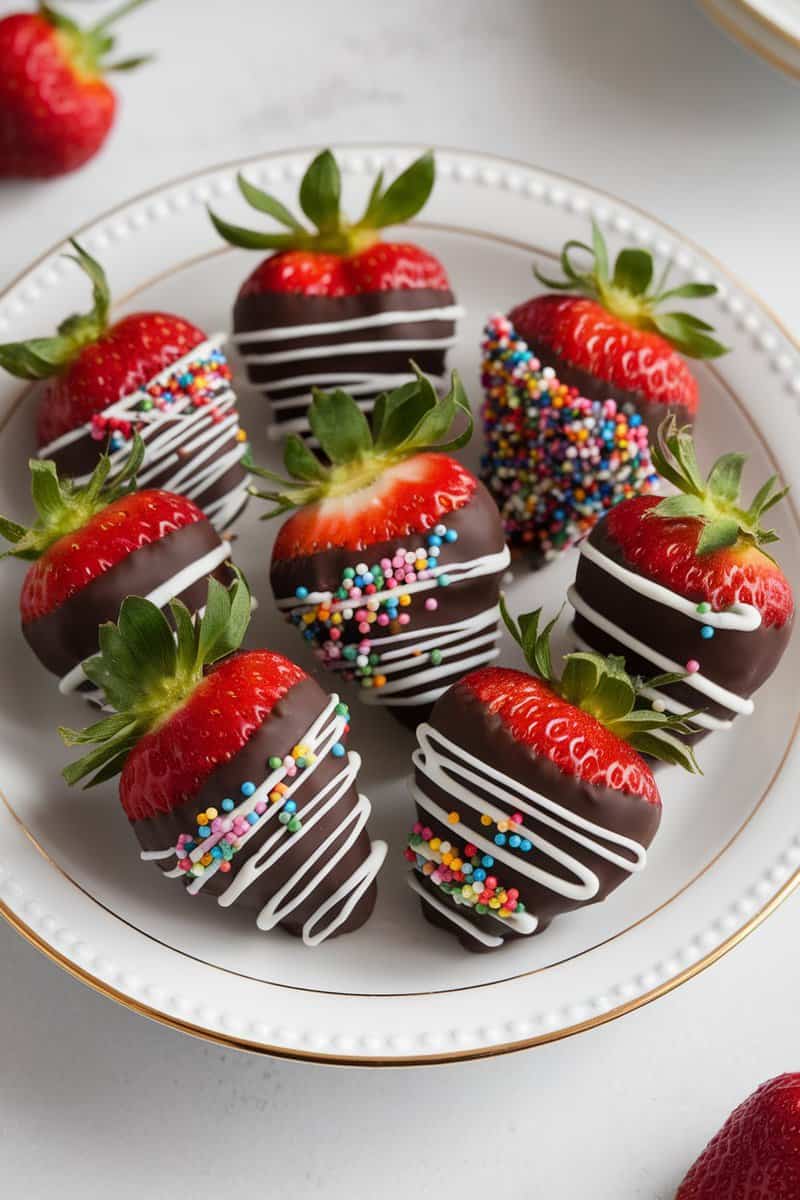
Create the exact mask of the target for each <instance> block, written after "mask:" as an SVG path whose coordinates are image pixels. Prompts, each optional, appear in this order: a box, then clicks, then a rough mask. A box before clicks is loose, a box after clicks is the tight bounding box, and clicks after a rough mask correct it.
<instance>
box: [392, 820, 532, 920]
mask: <svg viewBox="0 0 800 1200" xmlns="http://www.w3.org/2000/svg"><path fill="white" fill-rule="evenodd" d="M485 815H488V814H485ZM518 815H519V814H515V816H518ZM453 816H455V817H456V818H458V814H457V813H450V814H449V817H448V819H450V818H452V817H453ZM521 820H522V818H521V817H520V820H519V821H516V820H514V819H511V818H509V820H508V821H503V822H498V825H497V828H498V829H499V828H500V824H503V825H505V826H506V828H507V829H514V828H518V827H519V825H520V824H521ZM451 823H455V822H451ZM485 823H486V822H485V821H484V818H483V817H481V824H485ZM489 823H490V824H493V823H494V822H493V820H492V818H491V817H489ZM499 836H501V837H503V839H504V841H503V845H505V834H504V833H501V834H500V835H499ZM513 838H516V844H515V845H514V846H513V847H512V848H514V849H516V848H517V847H518V848H519V849H520V850H522V842H523V840H524V842H525V843H526V845H527V850H528V851H530V849H531V843H530V842H529V841H527V839H522V838H520V837H519V835H518V834H512V835H511V837H510V838H509V839H508V844H509V845H511V843H512V839H513ZM496 840H497V838H495V841H496ZM405 857H406V859H407V861H408V862H410V863H411V864H412V865H413V866H414V868H415V870H417V871H419V873H420V874H421V875H423V876H425V878H427V879H429V880H430V882H431V883H432V884H434V885H435V886H436V887H438V888H440V889H441V890H442V891H443V892H445V893H446V894H447V895H448V896H450V897H451V899H452V900H453V901H454V903H456V904H459V905H463V906H465V907H467V908H471V909H473V910H474V911H475V912H476V913H478V914H479V915H480V916H483V915H484V914H486V913H490V914H491V915H493V916H495V917H501V918H502V919H503V920H507V919H508V918H509V917H511V916H513V915H514V914H515V913H523V912H524V911H525V905H524V904H523V903H522V901H521V900H520V898H519V891H518V890H517V888H513V887H508V888H507V887H503V885H502V884H501V883H499V882H498V880H497V878H496V876H494V875H493V874H492V873H491V872H492V867H493V866H494V858H493V857H492V855H491V854H482V853H481V852H480V850H479V849H478V847H477V846H475V845H473V844H472V843H471V842H467V843H465V844H464V845H463V846H461V847H460V848H459V847H457V846H456V845H455V844H454V843H452V842H450V841H448V840H446V839H443V838H441V837H437V836H436V835H435V834H434V832H433V830H432V829H431V828H430V827H429V826H427V825H423V823H422V822H421V821H417V822H416V824H415V825H414V828H413V830H412V832H411V836H410V837H409V839H408V845H407V846H406V849H405Z"/></svg>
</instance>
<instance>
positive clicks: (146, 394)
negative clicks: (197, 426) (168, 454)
mask: <svg viewBox="0 0 800 1200" xmlns="http://www.w3.org/2000/svg"><path fill="white" fill-rule="evenodd" d="M231 377H232V373H231V369H230V367H229V366H228V363H227V360H226V358H225V355H224V354H223V352H222V350H220V349H219V348H217V347H213V346H212V347H208V348H206V349H205V350H204V352H203V353H202V355H198V357H197V358H194V359H190V360H189V361H185V362H182V363H181V364H180V365H179V366H177V367H175V369H174V370H173V371H172V372H170V373H168V374H167V375H162V376H160V377H159V378H158V380H154V381H152V382H151V383H149V384H147V385H146V386H145V387H144V388H143V389H142V392H141V398H140V399H139V400H138V402H137V403H136V404H134V405H133V406H132V407H131V408H129V409H126V411H125V415H124V416H114V415H113V413H112V414H110V415H109V414H106V413H103V412H99V413H95V414H94V416H93V417H92V419H91V429H90V433H91V436H92V437H93V438H94V440H95V441H98V442H102V441H105V439H106V438H110V448H111V450H120V449H122V447H123V446H124V445H125V443H126V442H128V441H130V439H131V438H132V437H133V434H134V432H136V431H139V432H141V431H142V430H143V429H144V428H145V427H146V425H147V424H148V423H149V422H150V421H152V420H154V419H155V418H157V417H159V418H160V417H162V416H166V415H169V410H170V409H171V408H173V407H174V406H175V405H176V404H177V403H178V402H179V401H180V402H181V403H180V409H179V410H178V412H176V417H177V416H178V415H179V414H180V413H186V414H187V415H188V414H191V413H192V412H194V411H195V410H196V409H199V408H206V409H207V410H208V416H209V418H210V419H211V421H212V422H214V423H218V422H220V421H222V420H223V419H224V417H225V415H226V414H225V412H224V411H220V410H218V409H216V408H215V407H214V401H215V400H216V399H218V398H219V397H221V396H222V395H224V394H225V393H226V392H228V391H229V390H230V386H231ZM187 401H188V404H187ZM237 437H238V439H239V441H244V440H246V437H247V435H246V434H245V433H244V432H243V431H242V430H239V433H238V434H237Z"/></svg>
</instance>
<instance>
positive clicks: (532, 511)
mask: <svg viewBox="0 0 800 1200" xmlns="http://www.w3.org/2000/svg"><path fill="white" fill-rule="evenodd" d="M482 352H483V367H482V372H483V373H482V383H483V387H484V390H485V401H484V405H483V425H484V432H485V435H486V453H485V454H484V456H483V459H482V478H483V480H484V482H485V483H486V485H487V487H488V488H489V490H490V491H491V492H492V495H493V496H494V498H495V500H496V502H497V506H498V508H499V509H500V514H501V516H502V518H503V521H504V523H505V527H506V534H507V536H508V539H509V541H510V543H511V544H512V545H514V546H518V547H523V548H526V549H528V550H530V551H531V552H532V553H533V555H534V556H535V557H536V558H540V559H544V560H548V559H551V558H554V557H556V555H557V554H558V553H559V552H560V551H562V550H565V549H566V548H567V547H568V546H570V545H572V544H573V543H574V542H575V541H576V540H577V539H578V538H580V537H582V536H583V535H584V534H586V533H588V531H589V530H590V529H591V528H592V526H593V525H594V524H595V522H596V521H597V520H598V518H599V517H601V516H603V514H604V513H605V512H606V511H607V510H608V509H609V508H611V507H613V505H614V504H616V503H618V502H619V501H620V500H625V499H627V498H628V497H629V496H634V495H636V494H637V493H639V492H647V491H650V490H652V489H653V488H654V487H655V486H656V484H657V482H658V477H657V475H656V473H655V472H654V470H653V466H652V462H651V459H650V449H649V444H648V434H647V427H646V425H645V424H644V423H643V421H642V419H641V417H640V416H639V414H638V413H636V412H635V411H634V410H633V407H632V406H627V405H618V404H617V402H616V401H615V400H612V399H609V400H606V401H602V402H601V401H593V400H587V399H586V398H585V397H583V396H581V395H580V394H579V393H578V390H577V389H576V388H571V387H567V386H566V385H565V384H562V383H560V382H559V380H558V379H557V378H556V375H555V372H554V371H553V369H552V368H550V367H544V368H543V367H542V365H541V363H540V362H539V360H538V359H537V358H536V356H535V355H534V354H533V352H532V351H531V350H530V349H529V347H528V345H527V343H526V342H525V341H524V340H523V339H522V338H520V337H519V336H518V335H517V333H516V331H515V329H514V327H513V325H512V324H511V322H510V321H509V320H508V318H507V317H503V316H494V317H492V318H491V319H490V320H489V322H488V324H487V326H486V329H485V330H484V337H483V341H482Z"/></svg>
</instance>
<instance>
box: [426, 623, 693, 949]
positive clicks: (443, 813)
mask: <svg viewBox="0 0 800 1200" xmlns="http://www.w3.org/2000/svg"><path fill="white" fill-rule="evenodd" d="M501 607H502V610H503V616H504V619H505V621H506V624H507V625H508V628H509V631H510V632H511V634H512V636H513V637H514V638H515V640H516V641H517V642H518V643H519V644H520V646H521V647H522V648H523V651H524V653H525V656H526V658H527V660H528V663H529V665H530V667H531V670H532V671H533V672H534V674H533V675H528V674H525V672H523V671H516V670H511V669H509V668H504V667H487V668H484V669H482V670H479V671H474V672H472V673H471V674H469V675H467V676H466V677H465V678H464V679H462V680H460V681H459V682H458V683H456V684H455V685H454V686H453V687H452V688H450V690H449V691H447V692H445V694H444V695H443V696H442V697H441V699H440V700H439V701H438V702H437V704H436V705H435V707H434V709H433V713H432V714H431V719H430V724H422V725H420V727H419V729H418V730H417V737H418V740H419V749H418V750H417V751H416V752H415V754H414V765H415V768H416V772H415V780H414V788H413V792H414V797H415V800H416V804H417V821H416V824H415V825H414V828H413V830H412V833H411V836H410V838H409V842H408V845H407V847H406V852H405V853H406V858H407V859H408V861H409V862H410V863H411V864H412V865H413V871H412V874H411V876H410V877H409V879H410V883H411V886H412V888H413V890H414V891H416V892H417V893H418V895H419V896H420V899H421V901H422V907H423V912H424V914H425V916H426V917H428V919H429V920H431V921H432V922H433V924H435V925H439V926H441V927H442V928H444V929H446V930H448V931H449V932H450V933H455V934H457V935H458V937H459V939H460V941H461V942H462V944H463V945H464V946H465V947H466V948H467V949H470V950H479V951H483V950H491V949H495V948H497V947H499V946H501V945H502V944H503V941H504V940H506V939H508V938H514V937H524V936H529V935H531V934H534V933H541V932H542V930H544V929H545V928H546V927H547V926H548V925H549V923H550V921H551V920H552V918H553V917H555V916H558V915H559V914H560V913H562V912H567V911H569V910H571V909H573V908H578V907H580V906H581V905H583V904H594V903H597V902H598V901H599V900H603V899H604V898H605V897H606V896H607V895H608V894H609V892H611V891H612V890H613V889H614V888H616V887H617V886H618V885H619V884H620V883H622V882H623V881H624V880H625V879H626V878H627V877H628V875H629V874H631V873H633V872H636V871H640V870H641V869H642V868H643V867H644V865H645V861H646V854H645V850H646V847H647V846H649V844H650V842H651V841H652V839H653V837H654V836H655V834H656V831H657V829H658V825H659V821H660V819H661V798H660V796H659V792H658V788H657V786H656V782H655V780H654V778H653V774H652V771H651V770H650V768H649V766H648V765H647V763H646V762H645V761H644V759H643V758H642V757H641V752H646V753H648V754H650V755H652V756H654V757H658V758H662V759H664V760H666V761H667V762H675V763H680V764H681V765H682V766H683V767H685V768H686V769H687V770H689V771H694V770H697V764H696V762H695V760H694V757H693V755H692V753H691V751H690V750H689V749H688V748H687V747H686V746H685V745H684V744H683V742H682V741H680V739H679V738H678V737H676V736H675V733H674V732H673V731H677V732H678V733H686V732H687V731H688V729H689V726H688V725H687V724H686V722H685V721H682V720H681V719H680V718H676V717H669V716H666V715H664V714H662V713H654V712H652V711H651V710H637V709H636V707H635V705H636V702H637V691H638V685H637V683H635V682H634V680H632V679H631V678H630V676H628V675H627V674H626V672H625V662H624V659H621V658H613V657H612V658H609V659H604V658H601V657H600V656H599V655H597V654H585V653H581V654H571V655H568V656H567V658H566V665H565V668H564V672H563V674H562V676H561V677H560V678H558V677H557V676H555V675H554V674H553V670H552V663H551V653H550V643H549V638H550V632H551V630H552V627H553V625H554V624H555V622H554V621H553V622H551V623H550V625H548V626H547V627H546V628H545V629H543V630H541V631H540V629H539V618H540V614H539V612H535V613H528V614H527V615H526V616H522V617H520V620H519V625H517V624H515V623H514V622H513V621H512V620H511V618H510V617H509V616H508V614H507V612H506V611H505V607H504V606H503V605H502V601H501Z"/></svg>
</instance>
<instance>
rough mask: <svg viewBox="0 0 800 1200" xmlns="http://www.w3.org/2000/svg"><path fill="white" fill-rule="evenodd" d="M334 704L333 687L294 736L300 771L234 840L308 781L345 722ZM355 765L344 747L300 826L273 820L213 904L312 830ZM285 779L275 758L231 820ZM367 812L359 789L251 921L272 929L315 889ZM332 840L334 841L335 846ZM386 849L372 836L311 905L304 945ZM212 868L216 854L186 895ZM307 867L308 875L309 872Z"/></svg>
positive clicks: (360, 887)
mask: <svg viewBox="0 0 800 1200" xmlns="http://www.w3.org/2000/svg"><path fill="white" fill-rule="evenodd" d="M338 703H339V697H338V696H337V695H335V694H334V695H331V696H330V697H329V699H328V702H327V704H326V706H325V708H324V709H323V710H322V712H321V713H320V715H319V716H318V717H317V718H316V720H315V721H314V723H313V724H312V726H311V728H310V729H309V730H308V732H307V733H306V734H305V736H304V737H302V738H301V739H300V741H301V742H302V743H303V744H304V745H307V746H308V747H309V750H310V751H311V752H312V753H313V754H314V755H315V759H314V761H313V762H312V763H310V764H309V766H308V767H306V768H305V769H304V770H303V771H302V772H298V774H297V775H296V776H295V777H294V779H293V780H292V781H291V782H290V783H289V784H288V786H287V788H286V791H285V792H284V793H283V795H282V803H281V804H271V803H270V805H269V807H268V808H267V810H266V812H265V813H264V814H263V815H262V816H261V819H260V820H259V821H258V822H257V823H256V824H255V825H252V826H250V827H249V829H248V830H247V831H246V832H245V833H243V834H241V835H240V836H239V837H238V841H239V845H240V847H243V846H244V845H245V844H246V843H247V842H248V841H249V840H250V838H251V837H252V836H253V835H254V834H255V833H257V832H260V831H263V829H264V826H265V824H266V823H267V822H269V821H271V820H273V819H274V818H276V817H277V813H278V812H279V811H280V810H281V808H282V806H283V804H284V803H285V802H286V801H287V800H289V799H291V797H292V796H293V795H294V794H295V793H296V792H297V791H298V790H299V789H300V788H301V787H302V786H303V785H304V784H305V783H306V781H307V780H308V779H309V777H310V776H311V775H313V773H314V771H315V770H316V768H317V766H318V765H319V764H320V763H321V762H322V761H324V759H325V758H326V757H327V755H328V754H329V753H330V752H331V749H332V747H333V746H334V745H335V744H336V743H337V742H338V741H339V739H340V737H341V735H342V734H343V732H344V727H345V725H346V724H347V718H346V717H344V716H342V715H341V714H338V713H336V711H335V709H336V706H337V705H338ZM360 765H361V759H360V758H359V756H358V755H357V754H355V753H353V752H350V753H348V754H347V756H346V757H345V758H344V759H343V764H342V768H341V770H340V771H338V772H337V774H335V775H334V776H333V777H332V778H331V779H330V780H329V781H328V783H326V784H325V785H324V787H322V788H320V790H319V791H318V792H316V793H315V794H314V795H313V796H312V797H311V798H310V799H309V800H308V802H307V803H306V804H305V805H304V806H303V807H302V808H301V809H298V810H297V813H296V815H297V817H298V818H299V819H300V821H301V827H300V829H299V830H297V832H295V833H290V832H289V830H288V829H287V828H286V826H285V825H281V824H280V823H278V822H277V820H276V822H275V823H276V825H277V828H276V829H275V831H274V832H273V833H272V834H270V836H269V837H267V839H266V840H265V841H264V842H263V844H262V845H261V847H260V848H259V850H258V852H257V853H256V854H254V855H252V856H251V857H250V858H248V859H246V860H245V861H244V862H243V863H242V865H241V867H240V868H239V870H238V871H237V873H236V874H235V875H234V877H233V879H232V880H231V882H230V884H229V885H228V886H227V888H226V889H225V891H224V892H222V894H221V895H220V896H218V897H217V903H218V904H220V905H221V906H222V907H224V908H226V907H229V906H230V905H231V904H233V903H234V901H236V900H237V899H238V898H239V896H241V895H242V893H243V892H244V891H246V889H247V888H248V887H250V886H251V884H252V883H254V882H255V880H256V879H258V878H259V877H260V876H261V875H262V874H263V873H264V872H265V871H267V870H268V869H269V868H270V867H272V866H274V864H275V863H276V862H278V861H279V860H280V859H281V858H282V857H283V855H284V854H286V853H288V852H289V851H290V850H291V849H292V847H293V846H295V845H297V844H298V841H299V839H301V838H302V837H303V836H304V835H305V834H307V833H308V832H310V830H312V829H313V828H314V826H315V825H316V824H318V822H319V821H321V820H322V819H323V818H324V817H325V816H326V815H327V814H328V813H329V812H330V811H331V810H332V809H334V808H335V807H336V805H337V804H339V802H340V801H341V799H342V797H343V796H344V795H345V793H346V792H347V790H348V788H349V787H350V786H351V785H352V784H353V783H354V781H355V778H356V776H357V774H358V770H359V767H360ZM287 778H288V777H287V776H286V771H285V768H284V767H283V766H282V765H281V767H279V768H278V769H276V770H275V771H272V772H271V773H270V774H269V775H268V776H267V777H266V779H264V780H263V781H262V782H261V784H260V785H259V786H258V787H257V788H256V790H255V792H254V793H253V795H252V796H249V797H247V799H245V800H243V801H242V802H241V803H240V804H239V805H237V807H236V808H234V809H232V810H231V812H230V813H227V814H226V816H227V817H229V818H230V819H231V820H233V819H234V818H235V817H237V816H243V817H246V816H247V814H248V813H250V812H252V811H253V810H254V809H255V806H256V804H258V803H259V801H262V800H266V799H267V797H268V795H269V793H270V792H271V791H272V790H273V788H274V787H275V785H276V784H277V783H279V782H284V781H285V780H286V779H287ZM370 811H371V806H370V803H369V800H367V798H366V796H363V795H361V794H359V796H358V800H357V803H356V804H355V805H354V806H353V807H352V808H350V809H348V811H347V812H346V813H345V814H344V816H343V818H342V820H341V821H340V822H339V824H338V825H337V826H336V828H335V829H334V830H333V832H332V833H331V834H330V835H329V836H328V837H326V838H325V839H324V841H323V842H322V843H321V844H320V845H319V846H318V847H317V848H316V849H315V850H314V851H313V853H312V854H310V855H309V856H308V857H306V858H305V859H304V860H303V861H302V862H301V864H300V866H299V867H298V868H297V870H296V871H295V872H294V873H293V874H292V875H291V876H290V878H289V879H288V880H287V881H286V882H285V883H284V884H283V885H282V886H281V887H280V888H279V889H278V891H276V892H275V893H274V894H273V895H272V896H271V897H270V899H269V900H268V901H267V903H266V904H265V905H264V907H263V908H262V909H261V911H260V912H259V915H258V918H257V921H256V923H257V925H258V927H259V929H265V930H266V929H272V928H273V927H274V926H275V925H277V924H279V923H280V922H281V921H282V920H284V919H285V918H286V917H287V916H288V915H289V914H290V913H291V912H293V911H294V909H295V908H297V907H298V905H300V904H302V903H303V902H304V901H305V900H306V899H307V898H308V897H309V896H310V895H312V894H313V893H314V892H315V891H316V890H317V888H318V887H319V885H320V884H321V883H322V881H323V880H324V879H325V878H326V876H327V875H329V873H330V872H331V871H332V870H333V869H334V867H335V866H336V865H337V863H338V862H340V861H341V859H342V858H343V857H344V856H345V855H346V854H347V853H348V851H349V850H350V849H351V848H352V847H353V846H354V845H355V843H356V841H357V839H358V837H359V836H360V834H361V833H362V831H363V830H364V828H365V826H366V823H367V820H368V818H369V815H370ZM223 836H224V834H223V833H222V832H218V833H214V834H212V835H211V836H210V837H208V838H205V839H203V841H202V842H201V843H200V844H199V845H198V846H196V847H195V849H194V850H193V851H192V852H191V854H190V855H189V857H190V858H191V860H192V861H193V862H198V861H199V859H200V858H202V857H203V855H205V854H206V853H208V852H209V851H210V850H211V848H212V847H213V846H214V845H215V844H216V843H217V842H218V841H220V840H221V839H222V837H223ZM337 843H339V845H338V846H337ZM386 851H387V846H386V843H385V842H382V841H376V842H373V843H372V845H371V849H370V853H369V854H368V855H367V857H366V858H365V859H364V861H363V862H362V863H360V864H359V866H358V867H357V868H356V870H355V871H354V872H353V873H352V874H351V875H350V876H349V878H348V879H346V880H345V881H344V882H343V883H342V884H341V885H340V886H339V887H338V888H337V889H336V890H335V891H334V892H333V893H332V894H331V895H330V896H327V897H326V898H325V899H324V900H323V901H322V902H321V903H320V905H319V906H318V907H317V908H316V909H315V910H314V912H313V913H312V914H311V916H310V917H309V918H308V919H307V920H306V921H305V922H304V924H303V931H302V935H303V941H304V942H305V943H306V945H308V946H317V945H319V943H320V942H322V941H324V940H325V938H327V937H329V936H330V935H331V934H332V933H333V932H334V931H335V930H336V929H337V928H338V927H339V926H340V925H341V924H343V923H344V922H345V921H346V920H347V918H348V917H349V915H350V913H351V912H352V911H353V909H354V908H355V906H356V904H357V903H358V901H359V900H360V899H361V897H362V896H363V895H364V893H365V892H366V891H367V889H368V888H369V886H370V884H371V883H372V881H373V880H374V879H375V876H376V875H377V873H378V871H379V870H380V867H381V864H382V863H383V860H384V858H385V856H386ZM182 854H183V852H182V851H181V852H179V851H178V849H177V847H170V848H169V849H168V850H165V851H157V852H152V851H150V852H147V851H145V852H142V855H141V857H142V858H145V857H146V856H148V857H151V858H154V857H158V858H166V857H171V856H174V857H175V858H178V857H181V856H182ZM220 861H221V860H220ZM317 864H320V865H319V869H318V870H317V871H316V872H313V869H314V867H315V866H317ZM217 870H218V861H217V860H215V861H214V862H213V863H211V864H210V865H209V866H208V867H207V868H206V870H205V871H204V873H203V874H202V875H199V876H196V877H195V878H193V879H192V881H191V882H190V883H189V884H188V886H187V891H189V892H191V893H192V894H196V893H197V892H199V891H200V889H201V888H202V887H203V885H204V884H205V883H206V882H207V881H208V879H210V878H211V877H212V876H213V875H215V874H216V873H217ZM312 872H313V873H312ZM165 874H166V875H167V876H168V877H169V878H179V877H183V876H184V872H183V870H182V868H181V867H180V866H175V867H173V868H172V869H171V870H170V871H167V872H165ZM309 874H311V877H310V878H307V877H308V876H309ZM337 908H338V909H339V911H338V912H337V913H336V915H335V916H334V917H332V918H331V920H330V921H328V922H327V923H325V921H324V918H325V917H326V916H327V915H328V914H329V913H330V912H331V911H333V910H336V909H337Z"/></svg>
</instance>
